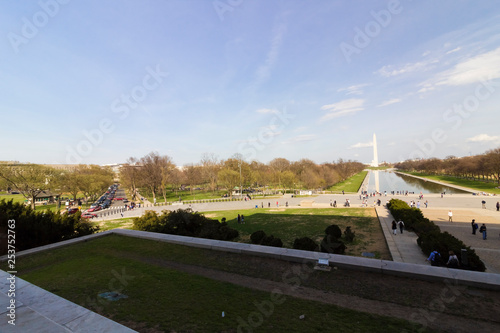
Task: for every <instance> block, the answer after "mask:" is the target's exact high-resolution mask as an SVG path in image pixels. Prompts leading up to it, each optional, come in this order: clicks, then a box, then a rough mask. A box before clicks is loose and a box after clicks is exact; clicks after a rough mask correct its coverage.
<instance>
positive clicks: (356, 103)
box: [321, 98, 365, 121]
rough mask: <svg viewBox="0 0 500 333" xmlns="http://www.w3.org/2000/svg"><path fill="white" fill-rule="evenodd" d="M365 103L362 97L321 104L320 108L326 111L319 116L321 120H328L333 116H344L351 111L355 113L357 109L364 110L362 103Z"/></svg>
mask: <svg viewBox="0 0 500 333" xmlns="http://www.w3.org/2000/svg"><path fill="white" fill-rule="evenodd" d="M364 103H365V100H364V99H359V98H351V99H345V100H343V101H340V102H338V103H334V104H328V105H323V106H322V107H321V110H326V111H328V113H327V114H325V115H324V116H323V117H321V121H325V120H330V119H333V118H337V117H341V116H345V115H348V114H351V113H355V112H357V111H362V110H364V107H363V104H364Z"/></svg>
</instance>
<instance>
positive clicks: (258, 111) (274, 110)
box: [255, 109, 278, 114]
mask: <svg viewBox="0 0 500 333" xmlns="http://www.w3.org/2000/svg"><path fill="white" fill-rule="evenodd" d="M255 112H257V113H261V114H267V113H271V114H275V113H278V110H276V109H258V110H256V111H255Z"/></svg>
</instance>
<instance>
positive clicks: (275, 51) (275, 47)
mask: <svg viewBox="0 0 500 333" xmlns="http://www.w3.org/2000/svg"><path fill="white" fill-rule="evenodd" d="M285 33H286V25H285V24H280V25H278V26H276V27H275V28H274V30H273V35H272V38H271V48H270V50H269V52H268V53H267V56H266V60H265V61H264V63H263V64H262V65H260V66H259V67H258V68H257V72H256V79H255V83H254V85H260V84H261V83H262V82H264V81H265V80H267V79H268V78H269V76H270V75H271V70H272V68H273V66H274V64H275V63H276V61H277V60H278V56H279V51H280V48H281V44H283V38H284V36H285Z"/></svg>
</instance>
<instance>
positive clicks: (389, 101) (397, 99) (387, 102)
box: [377, 98, 401, 107]
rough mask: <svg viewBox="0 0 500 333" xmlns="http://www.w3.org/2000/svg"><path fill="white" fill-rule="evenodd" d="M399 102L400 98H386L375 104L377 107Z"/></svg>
mask: <svg viewBox="0 0 500 333" xmlns="http://www.w3.org/2000/svg"><path fill="white" fill-rule="evenodd" d="M399 102H401V98H393V99H390V100H387V101H385V102H382V103H380V104H379V105H377V107H382V106H387V105H391V104H395V103H399Z"/></svg>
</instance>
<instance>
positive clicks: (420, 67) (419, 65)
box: [375, 60, 439, 77]
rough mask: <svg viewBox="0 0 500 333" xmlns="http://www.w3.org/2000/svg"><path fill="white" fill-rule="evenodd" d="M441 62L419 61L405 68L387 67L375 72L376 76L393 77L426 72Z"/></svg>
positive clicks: (405, 65) (406, 65)
mask: <svg viewBox="0 0 500 333" xmlns="http://www.w3.org/2000/svg"><path fill="white" fill-rule="evenodd" d="M437 62H439V61H438V60H428V61H419V62H415V63H407V64H404V65H403V66H392V65H387V66H384V67H382V68H380V69H379V70H377V71H375V74H379V75H382V76H384V77H391V76H396V75H401V74H406V73H411V72H416V71H420V72H421V71H426V70H429V69H431V68H432V67H433V66H432V65H433V64H435V63H437Z"/></svg>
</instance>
